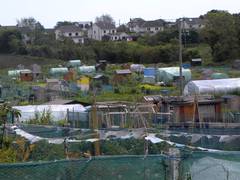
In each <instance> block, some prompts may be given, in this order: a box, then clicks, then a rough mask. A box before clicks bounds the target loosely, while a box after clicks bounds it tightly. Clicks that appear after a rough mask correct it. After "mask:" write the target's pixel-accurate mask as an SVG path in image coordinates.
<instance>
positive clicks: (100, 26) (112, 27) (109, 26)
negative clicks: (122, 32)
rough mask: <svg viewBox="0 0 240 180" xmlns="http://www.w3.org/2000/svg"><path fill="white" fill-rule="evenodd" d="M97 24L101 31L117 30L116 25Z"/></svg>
mask: <svg viewBox="0 0 240 180" xmlns="http://www.w3.org/2000/svg"><path fill="white" fill-rule="evenodd" d="M95 24H96V25H97V26H98V27H99V28H101V29H116V27H115V25H114V24H111V23H103V22H98V23H95Z"/></svg>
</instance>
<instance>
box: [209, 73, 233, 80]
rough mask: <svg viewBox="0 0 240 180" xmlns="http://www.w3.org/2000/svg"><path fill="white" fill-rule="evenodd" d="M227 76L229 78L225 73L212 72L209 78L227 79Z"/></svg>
mask: <svg viewBox="0 0 240 180" xmlns="http://www.w3.org/2000/svg"><path fill="white" fill-rule="evenodd" d="M227 78H229V77H228V75H227V74H225V73H213V74H212V75H211V79H227Z"/></svg>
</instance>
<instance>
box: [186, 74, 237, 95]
mask: <svg viewBox="0 0 240 180" xmlns="http://www.w3.org/2000/svg"><path fill="white" fill-rule="evenodd" d="M238 91H240V78H229V79H213V80H197V81H190V82H189V83H187V84H186V86H185V88H184V95H195V94H212V95H218V94H230V93H234V92H238Z"/></svg>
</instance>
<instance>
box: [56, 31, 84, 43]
mask: <svg viewBox="0 0 240 180" xmlns="http://www.w3.org/2000/svg"><path fill="white" fill-rule="evenodd" d="M55 36H56V40H60V39H61V37H62V36H64V37H68V38H71V39H72V40H73V41H74V43H84V38H83V37H80V36H84V32H83V31H77V32H73V31H69V32H64V33H62V32H61V31H60V30H56V31H55Z"/></svg>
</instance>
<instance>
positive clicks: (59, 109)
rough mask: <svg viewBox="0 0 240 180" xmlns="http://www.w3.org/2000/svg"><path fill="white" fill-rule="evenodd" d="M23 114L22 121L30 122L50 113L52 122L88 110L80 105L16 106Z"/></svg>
mask: <svg viewBox="0 0 240 180" xmlns="http://www.w3.org/2000/svg"><path fill="white" fill-rule="evenodd" d="M13 108H15V109H18V110H19V111H20V112H21V117H20V119H19V120H20V121H21V122H22V121H28V120H30V119H34V118H36V116H41V115H42V114H43V113H48V112H49V113H50V116H51V118H52V120H54V121H58V120H63V119H66V118H67V112H68V111H71V112H84V111H85V110H86V109H85V108H84V107H83V106H82V105H80V104H73V105H29V106H14V107H13Z"/></svg>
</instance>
